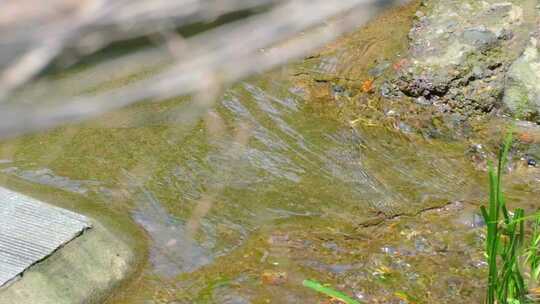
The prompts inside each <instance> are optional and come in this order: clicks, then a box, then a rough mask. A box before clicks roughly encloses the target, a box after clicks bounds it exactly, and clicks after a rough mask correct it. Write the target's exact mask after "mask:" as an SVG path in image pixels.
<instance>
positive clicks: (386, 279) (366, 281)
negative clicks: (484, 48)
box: [0, 9, 485, 304]
mask: <svg viewBox="0 0 540 304" xmlns="http://www.w3.org/2000/svg"><path fill="white" fill-rule="evenodd" d="M409 10H410V9H409ZM404 14H409V11H405V12H404ZM402 32H405V31H402ZM370 48H371V47H366V52H373V50H371V51H370ZM291 75H292V72H291V68H290V67H284V68H280V69H278V70H276V71H273V72H271V73H267V74H264V75H261V76H257V77H254V78H252V79H248V80H245V81H243V82H241V83H238V84H236V85H234V86H233V87H231V88H230V89H228V90H227V91H226V92H225V93H224V94H223V95H222V96H221V97H220V98H219V99H218V101H217V102H216V103H215V104H214V105H213V106H211V109H210V111H206V110H204V114H203V115H201V116H196V115H191V114H193V113H199V112H201V110H200V108H199V102H200V101H198V100H197V99H196V98H187V97H186V98H178V99H172V100H167V101H163V102H161V103H142V104H139V105H136V106H133V107H130V108H127V109H124V110H121V111H117V112H114V113H110V114H107V115H105V116H103V117H100V118H98V119H95V120H93V121H90V122H86V123H82V124H78V125H69V126H64V127H61V128H58V129H55V130H52V131H47V132H43V133H39V134H33V135H27V136H23V137H21V138H17V139H13V140H9V141H6V142H4V143H3V144H2V146H1V151H2V155H0V157H1V158H2V161H1V162H0V166H1V168H2V169H1V170H2V173H3V174H2V176H3V184H5V185H7V186H8V187H11V188H15V189H17V190H19V191H23V192H26V193H31V194H33V195H35V196H37V197H42V198H44V199H45V200H47V201H50V202H51V203H56V204H60V205H62V206H64V207H68V208H72V209H74V210H76V211H79V212H83V213H86V214H89V215H90V216H93V217H94V218H96V219H97V220H101V221H103V222H104V223H105V224H106V226H107V227H109V228H110V229H112V230H114V231H117V232H118V233H123V234H125V235H126V239H128V240H129V242H130V244H132V246H133V247H134V249H135V250H136V251H137V253H138V254H139V257H140V265H139V267H138V271H137V274H136V275H135V276H134V278H132V279H131V280H130V281H129V282H128V283H127V284H126V286H124V287H123V288H121V289H120V290H119V291H118V292H117V293H116V294H115V295H114V297H112V298H111V299H110V300H109V303H135V304H136V303H141V304H142V303H145V304H146V303H322V302H321V301H322V300H323V299H324V298H321V297H320V296H319V295H317V294H314V293H313V292H312V291H310V290H306V289H305V288H303V287H302V286H301V281H302V280H303V279H306V278H315V279H319V280H321V281H324V282H328V283H332V284H335V285H336V286H338V287H339V288H340V289H342V290H344V291H346V292H348V293H350V294H354V295H355V296H356V297H358V298H359V299H367V300H369V301H370V302H371V303H405V302H407V301H410V302H414V300H413V299H416V300H415V301H417V302H419V303H435V302H432V301H434V299H438V300H437V301H436V302H439V303H446V302H447V301H448V302H451V301H458V302H461V301H463V300H464V299H466V300H471V299H473V300H472V301H474V299H476V300H478V298H479V297H480V295H481V291H479V290H480V289H479V288H480V287H481V286H482V282H481V279H479V278H481V273H482V271H484V270H483V268H482V267H483V265H482V262H481V261H482V256H481V254H480V252H479V250H478V248H480V247H481V246H482V245H481V242H482V241H481V237H482V235H481V234H482V233H481V230H480V229H478V225H477V224H478V223H477V222H478V221H477V220H476V218H475V217H474V215H473V214H472V213H471V212H469V211H467V210H469V209H471V208H472V207H471V206H470V203H477V202H479V200H480V198H481V197H482V195H483V193H484V189H485V187H484V183H483V181H484V180H483V177H482V173H478V172H476V171H475V170H474V168H473V167H472V165H471V164H470V162H469V160H468V159H467V157H466V154H465V151H466V146H465V145H463V144H462V143H459V142H452V141H444V140H424V139H422V138H419V137H417V136H412V135H411V136H408V135H406V134H404V133H403V132H399V131H397V130H395V129H391V128H389V127H387V126H385V125H384V124H382V123H381V124H380V125H377V124H375V125H373V124H362V123H359V124H356V125H354V126H353V127H352V126H350V125H347V124H346V123H343V121H342V120H338V119H336V118H335V115H329V114H328V113H334V110H335V108H336V106H335V105H334V104H322V105H321V104H320V103H315V102H313V101H312V100H311V98H310V94H309V93H308V92H307V91H306V89H305V87H303V86H302V85H299V84H298V83H297V82H295V81H294V80H293V78H292V77H291ZM341 93H342V92H340V90H335V92H334V93H333V94H336V95H339V94H341ZM336 98H337V97H336ZM186 113H187V114H186ZM190 115H191V116H190ZM441 273H447V275H445V276H441V275H440V274H441ZM472 278H475V280H476V281H475V282H476V283H470V282H468V280H470V279H472ZM426 290H429V292H428V291H426ZM400 301H402V302H400Z"/></svg>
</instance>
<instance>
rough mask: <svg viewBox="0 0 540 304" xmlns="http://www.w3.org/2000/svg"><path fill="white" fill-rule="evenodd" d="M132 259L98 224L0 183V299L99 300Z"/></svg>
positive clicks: (34, 302)
mask: <svg viewBox="0 0 540 304" xmlns="http://www.w3.org/2000/svg"><path fill="white" fill-rule="evenodd" d="M133 258H134V257H133V254H132V252H131V251H130V249H129V247H128V246H127V245H126V244H124V243H123V242H122V241H121V240H119V239H118V238H117V237H115V235H113V234H112V233H110V232H109V231H107V230H105V228H104V227H103V226H102V225H101V224H99V223H98V222H95V221H93V220H91V219H90V218H88V217H86V216H83V215H80V214H77V213H74V212H71V211H68V210H65V209H61V208H58V207H54V206H52V205H49V204H46V203H43V202H41V201H38V200H36V199H33V198H31V197H29V196H25V195H22V194H19V193H17V192H13V191H10V190H8V189H5V188H2V187H0V285H1V286H0V303H2V304H25V303H28V304H30V303H31V304H64V303H65V304H68V303H70V304H71V303H73V304H76V303H100V301H102V300H103V299H104V298H105V297H106V296H107V295H108V293H109V292H110V291H111V290H112V289H113V288H114V287H115V286H116V285H117V284H118V283H119V282H120V281H121V280H123V279H124V278H125V277H126V276H127V275H128V274H129V273H130V270H131V268H132V265H131V264H132V263H131V262H132V260H133Z"/></svg>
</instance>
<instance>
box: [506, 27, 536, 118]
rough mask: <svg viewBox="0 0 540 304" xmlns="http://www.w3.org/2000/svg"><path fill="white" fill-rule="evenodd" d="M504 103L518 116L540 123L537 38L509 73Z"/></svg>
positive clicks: (532, 40)
mask: <svg viewBox="0 0 540 304" xmlns="http://www.w3.org/2000/svg"><path fill="white" fill-rule="evenodd" d="M504 103H505V104H506V106H507V107H508V108H509V109H510V110H511V111H512V112H513V113H514V114H515V115H516V116H518V117H520V118H525V119H529V120H535V121H537V122H539V123H540V117H539V116H540V54H539V50H538V41H537V39H536V38H531V42H530V44H529V46H528V47H527V48H526V50H525V52H523V55H521V57H519V59H518V60H516V61H515V62H514V63H513V64H512V66H511V67H510V69H509V71H508V74H507V82H506V91H505V95H504Z"/></svg>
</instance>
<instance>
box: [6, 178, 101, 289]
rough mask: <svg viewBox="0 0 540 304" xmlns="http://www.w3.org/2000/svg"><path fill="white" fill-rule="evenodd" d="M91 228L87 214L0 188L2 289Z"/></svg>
mask: <svg viewBox="0 0 540 304" xmlns="http://www.w3.org/2000/svg"><path fill="white" fill-rule="evenodd" d="M90 227H91V223H90V221H89V219H88V218H86V217H85V216H83V215H80V214H76V213H74V212H71V211H68V210H65V209H61V208H58V207H54V206H51V205H49V204H46V203H43V202H40V201H38V200H36V199H33V198H31V197H28V196H26V195H23V194H20V193H17V192H13V191H11V190H8V189H5V188H2V187H0V287H1V286H3V285H6V284H7V283H9V282H10V281H12V280H13V279H15V278H17V276H19V275H20V274H21V273H23V272H24V271H25V270H26V269H28V268H29V267H30V266H32V265H34V264H35V263H37V262H39V261H41V260H43V259H44V258H46V257H48V256H49V255H51V254H52V253H53V252H54V251H56V250H57V249H58V248H60V247H61V246H63V245H65V244H66V243H67V242H69V241H71V240H73V239H74V238H75V237H77V236H79V235H80V234H81V233H82V232H83V231H84V230H86V229H88V228H90Z"/></svg>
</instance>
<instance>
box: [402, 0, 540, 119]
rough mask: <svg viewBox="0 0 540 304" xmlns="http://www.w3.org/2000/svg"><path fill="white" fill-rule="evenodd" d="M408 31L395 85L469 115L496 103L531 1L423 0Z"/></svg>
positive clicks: (520, 41) (520, 47)
mask: <svg viewBox="0 0 540 304" xmlns="http://www.w3.org/2000/svg"><path fill="white" fill-rule="evenodd" d="M424 5H425V8H424V9H423V11H422V12H418V13H417V16H418V20H417V21H416V23H415V25H414V27H413V28H412V29H411V32H410V34H409V37H410V43H411V44H410V52H409V55H408V58H407V63H406V64H405V65H404V67H403V68H401V70H400V71H398V77H397V80H396V81H395V85H396V86H397V88H398V89H399V90H400V91H401V92H402V93H404V94H405V95H408V96H411V97H414V98H418V100H419V101H420V102H422V103H432V104H435V105H436V106H438V107H439V108H440V109H441V110H443V111H444V112H457V113H461V114H465V115H467V116H469V115H473V114H480V113H485V112H489V111H491V110H492V109H493V108H494V107H495V106H497V105H498V104H500V100H501V99H502V96H503V91H504V82H505V77H504V74H505V72H506V70H507V69H508V67H509V66H510V65H511V63H512V62H513V61H514V60H515V59H516V58H517V57H518V56H519V54H520V53H521V51H522V50H523V48H524V46H525V45H526V41H527V39H528V38H527V35H526V33H527V29H528V27H529V26H530V22H529V13H528V12H529V10H530V6H531V5H532V11H534V1H529V0H519V1H518V0H516V1H507V2H506V1H505V2H503V1H498V0H486V1H478V0H438V1H435V0H433V1H424Z"/></svg>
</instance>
